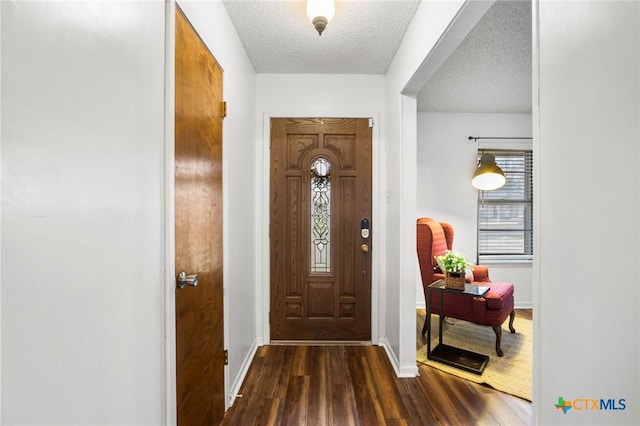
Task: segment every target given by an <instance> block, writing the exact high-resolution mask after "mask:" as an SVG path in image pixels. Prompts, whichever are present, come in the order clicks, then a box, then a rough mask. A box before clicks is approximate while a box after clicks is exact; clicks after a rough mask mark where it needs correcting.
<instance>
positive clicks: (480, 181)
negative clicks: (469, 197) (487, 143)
mask: <svg viewBox="0 0 640 426" xmlns="http://www.w3.org/2000/svg"><path fill="white" fill-rule="evenodd" d="M506 182H507V178H505V177H504V172H503V171H502V169H501V168H500V167H498V165H497V164H496V157H494V156H493V155H491V154H483V155H482V158H480V163H479V164H478V168H477V169H476V172H475V173H474V174H473V179H471V185H473V187H474V188H476V189H479V190H481V191H493V190H494V189H498V188H501V187H502V186H503V185H504V184H505V183H506Z"/></svg>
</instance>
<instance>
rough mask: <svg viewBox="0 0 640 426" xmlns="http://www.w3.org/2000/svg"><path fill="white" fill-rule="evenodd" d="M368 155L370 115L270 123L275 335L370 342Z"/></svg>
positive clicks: (272, 274)
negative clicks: (359, 117) (357, 117)
mask: <svg viewBox="0 0 640 426" xmlns="http://www.w3.org/2000/svg"><path fill="white" fill-rule="evenodd" d="M371 160H372V159H371V128H370V127H369V120H368V119H354V118H347V119H336V118H325V119H291V118H286V119H285V118H282V119H280V118H279V119H272V120H271V170H270V171H271V191H270V192H271V194H270V196H271V203H270V204H271V211H270V214H271V224H270V236H271V241H270V248H271V251H270V257H271V312H270V321H271V339H272V340H314V341H369V340H371V252H370V250H371V240H372V238H371V232H369V235H366V233H364V234H363V233H362V232H361V229H362V228H363V227H365V226H366V227H367V229H368V231H370V229H371ZM365 235H366V237H365Z"/></svg>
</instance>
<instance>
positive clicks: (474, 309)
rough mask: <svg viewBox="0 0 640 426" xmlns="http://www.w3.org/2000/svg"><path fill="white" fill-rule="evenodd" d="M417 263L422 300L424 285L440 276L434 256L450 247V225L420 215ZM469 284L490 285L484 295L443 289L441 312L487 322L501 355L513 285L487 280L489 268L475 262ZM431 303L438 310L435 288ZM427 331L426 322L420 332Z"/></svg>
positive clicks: (510, 327)
mask: <svg viewBox="0 0 640 426" xmlns="http://www.w3.org/2000/svg"><path fill="white" fill-rule="evenodd" d="M416 232H417V239H416V244H417V247H416V248H417V252H418V263H419V264H420V274H421V275H422V287H423V289H424V294H425V300H426V297H427V287H428V286H429V285H430V284H432V283H434V282H435V281H437V280H438V279H442V278H444V275H443V274H442V273H440V271H439V270H438V269H437V266H438V264H437V262H436V259H435V257H436V256H441V255H443V254H444V253H445V252H446V251H447V250H452V249H453V235H454V232H453V227H452V226H451V225H450V224H448V223H446V222H438V221H436V220H434V219H431V218H428V217H423V218H420V219H418V221H417V224H416ZM467 281H468V282H470V283H471V284H476V285H483V286H488V287H490V290H489V292H488V293H487V294H485V295H484V297H464V296H459V295H456V294H451V293H446V294H445V295H444V299H443V303H442V304H443V309H442V312H443V315H444V316H445V317H452V318H457V319H461V320H465V321H470V322H473V323H475V324H480V325H488V326H491V327H492V328H493V331H494V332H495V334H496V353H497V354H498V356H502V350H501V349H500V342H501V339H502V323H503V322H504V321H505V320H506V319H507V317H510V319H509V330H510V331H511V332H512V333H515V329H514V328H513V319H514V317H515V311H514V310H513V307H514V299H513V285H512V284H509V283H493V282H491V280H489V269H488V268H487V267H486V266H482V265H475V266H474V267H473V279H469V278H467ZM431 296H432V297H431V306H432V309H433V311H434V312H437V311H439V309H440V302H439V297H438V296H437V294H436V292H432V294H431ZM426 332H427V322H426V321H425V323H424V326H423V327H422V334H423V335H424V334H425V333H426Z"/></svg>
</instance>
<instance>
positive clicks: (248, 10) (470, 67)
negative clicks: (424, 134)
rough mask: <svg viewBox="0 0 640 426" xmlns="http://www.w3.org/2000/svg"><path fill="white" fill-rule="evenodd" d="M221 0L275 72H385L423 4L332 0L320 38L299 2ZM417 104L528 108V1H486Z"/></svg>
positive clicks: (253, 56) (263, 68)
mask: <svg viewBox="0 0 640 426" xmlns="http://www.w3.org/2000/svg"><path fill="white" fill-rule="evenodd" d="M223 1H224V5H225V7H226V9H227V11H228V13H229V16H230V17H231V21H232V22H233V25H234V26H235V28H236V31H237V32H238V35H239V36H240V40H241V41H242V43H243V44H244V46H245V49H246V51H247V54H248V56H249V58H250V60H251V63H252V64H253V67H254V69H255V71H256V72H257V73H277V74H309V73H313V74H385V73H386V71H387V69H388V67H389V64H390V63H391V61H392V60H393V57H394V55H395V52H396V50H397V48H398V46H399V44H400V42H401V40H402V37H403V36H404V33H405V32H406V29H407V27H408V25H409V23H410V22H411V19H412V18H413V15H414V14H415V12H416V9H417V8H418V6H419V3H420V0H337V1H336V14H335V17H334V18H333V19H332V20H331V22H329V24H328V25H327V29H326V30H325V31H324V32H323V33H322V36H319V35H318V33H317V32H316V31H315V29H314V28H313V25H312V24H311V22H310V21H309V19H308V18H307V15H306V10H305V8H306V1H304V0H223ZM423 1H431V0H423ZM472 1H473V0H472ZM418 110H419V111H430V112H434V111H438V112H531V2H530V1H529V0H508V1H498V2H496V3H495V4H494V5H493V6H491V8H490V9H489V10H488V11H487V13H486V14H485V16H484V17H483V18H482V19H481V20H480V21H479V22H478V24H477V25H476V27H475V28H474V29H473V30H472V31H471V32H470V33H469V35H468V36H467V37H466V38H465V39H464V40H463V41H462V43H461V44H460V46H459V47H458V48H457V49H456V50H455V51H454V52H453V53H452V54H451V55H450V57H449V58H448V59H447V60H446V61H445V62H444V63H443V64H442V66H441V67H440V68H439V69H438V70H437V71H436V73H435V74H434V75H433V77H432V78H431V79H430V80H429V81H428V82H427V83H426V85H425V86H424V89H423V90H422V91H421V92H420V93H419V95H418Z"/></svg>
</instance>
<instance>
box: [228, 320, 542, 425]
mask: <svg viewBox="0 0 640 426" xmlns="http://www.w3.org/2000/svg"><path fill="white" fill-rule="evenodd" d="M516 313H517V315H519V316H523V317H528V318H531V310H517V311H516ZM424 315H425V313H424V309H423V310H418V312H417V315H416V347H420V346H422V345H423V344H424V337H423V336H422V335H421V334H420V329H421V328H422V324H423V322H424ZM418 367H419V372H420V376H419V377H416V378H406V379H399V378H397V377H396V375H395V373H394V371H393V368H392V366H391V364H390V363H389V360H388V358H387V355H386V353H385V351H384V349H383V348H382V347H378V346H279V345H275V346H262V347H261V348H259V349H258V352H257V354H256V356H255V358H254V360H253V362H252V364H251V367H250V368H249V371H248V373H247V377H246V379H245V382H244V384H243V386H242V388H241V390H240V393H241V395H242V396H239V397H237V398H236V400H235V403H234V405H233V406H232V407H231V408H230V409H229V411H228V412H227V413H226V414H225V417H224V419H223V423H222V424H223V425H242V426H245V425H336V426H337V425H340V426H342V425H363V426H369V425H476V424H483V425H528V424H531V403H530V402H529V401H525V400H522V399H520V398H517V397H514V396H511V395H507V394H504V393H501V392H498V391H496V390H493V389H491V388H489V387H486V386H482V385H478V384H475V383H472V382H468V381H466V380H463V379H460V378H457V377H455V376H452V375H450V374H446V373H443V372H440V371H439V370H437V369H434V368H431V367H429V366H426V365H422V364H419V365H418Z"/></svg>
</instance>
